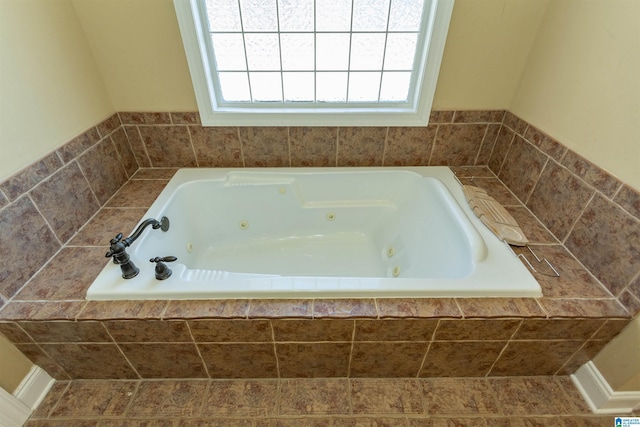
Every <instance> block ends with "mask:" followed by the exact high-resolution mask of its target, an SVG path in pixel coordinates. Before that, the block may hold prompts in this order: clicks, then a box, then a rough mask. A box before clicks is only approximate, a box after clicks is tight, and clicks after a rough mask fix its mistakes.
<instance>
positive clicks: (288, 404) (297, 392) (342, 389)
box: [278, 379, 351, 415]
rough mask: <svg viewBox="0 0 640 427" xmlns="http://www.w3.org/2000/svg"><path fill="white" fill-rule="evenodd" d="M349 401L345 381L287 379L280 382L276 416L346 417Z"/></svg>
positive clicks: (347, 385) (347, 383)
mask: <svg viewBox="0 0 640 427" xmlns="http://www.w3.org/2000/svg"><path fill="white" fill-rule="evenodd" d="M349 401H350V399H349V381H348V380H346V379H317V380H316V379H312V380H299V379H287V380H283V381H281V385H280V398H279V403H278V414H280V415H330V414H333V415H335V414H344V415H348V414H349V413H350V410H351V408H350V407H349Z"/></svg>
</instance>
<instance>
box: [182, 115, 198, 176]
mask: <svg viewBox="0 0 640 427" xmlns="http://www.w3.org/2000/svg"><path fill="white" fill-rule="evenodd" d="M185 127H186V128H187V135H189V146H190V147H191V152H192V153H193V158H194V159H195V161H196V167H197V168H199V167H200V162H199V161H198V154H197V153H196V148H195V146H194V145H193V135H191V129H190V126H188V125H187V126H185Z"/></svg>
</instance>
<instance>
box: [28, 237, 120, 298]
mask: <svg viewBox="0 0 640 427" xmlns="http://www.w3.org/2000/svg"><path fill="white" fill-rule="evenodd" d="M104 255H105V248H94V247H67V248H64V249H62V250H61V251H60V252H58V254H57V255H56V258H55V260H53V261H52V262H50V263H49V264H47V265H46V266H45V267H44V268H43V269H42V270H41V271H40V272H39V273H38V274H37V275H36V276H35V277H34V278H33V279H32V280H31V282H29V284H28V285H27V286H25V287H24V288H23V290H22V291H21V292H20V293H18V295H16V299H18V300H49V301H52V300H72V299H75V300H80V299H84V298H85V296H86V294H87V289H89V286H90V285H91V283H92V282H93V280H94V279H95V278H96V277H97V276H98V274H99V273H100V271H102V269H103V268H104V266H105V265H106V264H107V262H109V261H108V260H107V259H106V258H105V257H104ZM80 259H81V260H82V262H78V260H80Z"/></svg>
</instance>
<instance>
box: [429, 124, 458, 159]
mask: <svg viewBox="0 0 640 427" xmlns="http://www.w3.org/2000/svg"><path fill="white" fill-rule="evenodd" d="M452 120H453V118H452ZM435 126H436V131H435V132H434V133H433V141H432V143H431V150H430V151H429V158H428V159H427V166H431V161H432V160H433V152H434V151H435V150H436V144H437V143H438V136H439V134H440V124H436V125H435Z"/></svg>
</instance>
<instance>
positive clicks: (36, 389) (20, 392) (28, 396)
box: [13, 365, 56, 410]
mask: <svg viewBox="0 0 640 427" xmlns="http://www.w3.org/2000/svg"><path fill="white" fill-rule="evenodd" d="M55 382H56V380H54V379H53V378H51V377H50V376H49V374H47V373H46V372H45V371H44V369H42V368H40V367H39V366H36V365H33V367H32V368H31V370H30V371H29V373H28V374H27V375H26V376H25V377H24V378H23V379H22V381H21V382H20V385H18V387H17V388H16V389H15V390H14V392H13V395H14V396H15V397H17V398H18V399H20V401H21V402H22V403H24V404H25V405H27V407H29V408H31V410H33V409H36V408H37V407H38V405H39V404H40V402H42V399H44V397H45V396H46V395H47V392H48V391H49V389H50V388H51V387H52V386H53V384H54V383H55Z"/></svg>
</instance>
